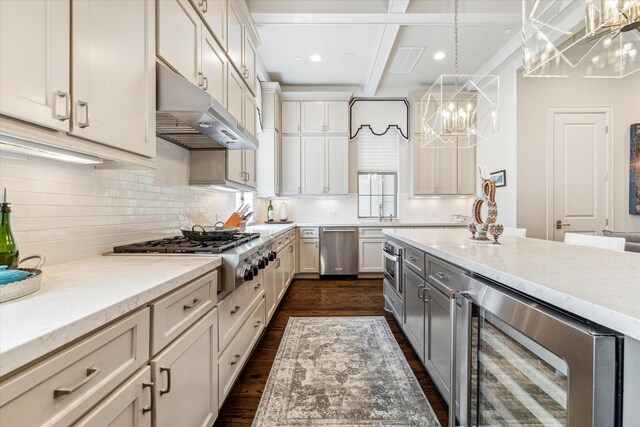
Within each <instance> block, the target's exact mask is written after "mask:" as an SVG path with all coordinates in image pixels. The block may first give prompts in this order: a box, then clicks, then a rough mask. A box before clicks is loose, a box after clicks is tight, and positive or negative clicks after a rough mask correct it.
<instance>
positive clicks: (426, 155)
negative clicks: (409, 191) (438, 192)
mask: <svg viewBox="0 0 640 427" xmlns="http://www.w3.org/2000/svg"><path fill="white" fill-rule="evenodd" d="M413 144H414V160H413V193H414V194H416V195H428V194H435V189H436V168H435V164H436V150H437V149H436V148H434V147H433V145H432V144H429V145H427V146H424V147H423V146H422V140H421V139H420V138H414V141H413Z"/></svg>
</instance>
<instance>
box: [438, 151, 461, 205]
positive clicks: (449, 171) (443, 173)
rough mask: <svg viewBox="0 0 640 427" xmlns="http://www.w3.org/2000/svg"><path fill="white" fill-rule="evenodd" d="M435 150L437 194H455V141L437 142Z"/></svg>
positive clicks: (456, 174) (456, 173) (456, 179)
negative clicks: (447, 142)
mask: <svg viewBox="0 0 640 427" xmlns="http://www.w3.org/2000/svg"><path fill="white" fill-rule="evenodd" d="M435 150H436V163H437V168H436V170H437V176H436V193H437V194H456V193H457V192H458V147H457V145H456V143H455V142H453V143H449V144H444V143H439V144H438V147H437V148H436V149H435Z"/></svg>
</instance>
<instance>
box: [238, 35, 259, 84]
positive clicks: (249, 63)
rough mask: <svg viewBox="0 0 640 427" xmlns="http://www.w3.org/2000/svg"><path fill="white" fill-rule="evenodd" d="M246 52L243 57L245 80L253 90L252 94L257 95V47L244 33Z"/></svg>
mask: <svg viewBox="0 0 640 427" xmlns="http://www.w3.org/2000/svg"><path fill="white" fill-rule="evenodd" d="M244 33H245V34H244V36H245V37H244V51H243V53H242V57H243V62H242V66H243V69H242V70H243V72H244V73H245V74H244V79H245V81H246V82H247V86H248V87H249V89H250V90H251V92H253V93H256V86H257V78H256V55H257V54H256V46H255V43H254V42H253V40H252V39H251V37H249V35H248V34H247V31H245V32H244Z"/></svg>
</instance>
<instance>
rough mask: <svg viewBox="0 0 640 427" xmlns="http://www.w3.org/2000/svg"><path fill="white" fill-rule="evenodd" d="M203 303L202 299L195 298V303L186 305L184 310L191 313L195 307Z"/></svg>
mask: <svg viewBox="0 0 640 427" xmlns="http://www.w3.org/2000/svg"><path fill="white" fill-rule="evenodd" d="M201 302H202V300H201V299H200V298H194V299H193V301H191V302H190V303H189V304H185V305H183V306H182V309H183V310H184V311H189V310H191V309H192V308H193V307H195V306H196V305H198V304H200V303H201Z"/></svg>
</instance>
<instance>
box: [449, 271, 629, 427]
mask: <svg viewBox="0 0 640 427" xmlns="http://www.w3.org/2000/svg"><path fill="white" fill-rule="evenodd" d="M462 289H463V290H462V291H452V292H450V294H449V298H450V302H451V305H452V307H456V306H457V307H460V305H462V310H451V313H452V314H451V319H450V320H451V325H450V326H451V330H452V331H453V334H452V338H451V342H450V346H451V354H453V355H454V357H453V358H452V361H451V367H453V366H456V367H457V369H451V372H452V375H453V377H452V378H450V384H456V385H457V387H452V390H450V391H451V394H450V396H449V399H451V400H453V396H456V395H457V399H456V401H457V405H455V406H454V407H453V408H456V407H457V411H456V412H457V413H453V412H452V411H453V408H452V410H451V411H450V424H449V425H455V422H456V415H457V421H458V424H459V425H464V426H511V425H526V426H569V427H577V426H579V427H584V426H616V425H619V424H620V420H619V409H618V408H617V407H616V402H620V398H619V393H620V389H621V384H620V381H621V379H620V378H621V375H620V372H621V366H620V358H621V348H620V347H621V342H622V341H621V338H620V337H618V336H616V335H615V334H613V333H612V332H611V331H608V330H605V329H604V328H599V327H595V326H594V325H590V324H588V323H587V322H585V321H583V320H581V319H576V318H574V317H571V316H569V315H567V314H565V313H561V312H559V311H557V310H555V309H552V308H550V307H548V306H545V305H542V304H539V303H537V302H535V301H533V300H530V299H528V298H526V297H524V296H522V295H520V294H517V293H515V292H511V291H509V290H507V289H505V288H504V287H502V286H499V285H497V284H494V283H492V282H490V281H488V280H484V279H482V278H478V277H465V279H464V286H462ZM454 304H455V305H454ZM459 316H461V318H459ZM461 338H462V339H461ZM456 375H458V376H460V378H455V376H456ZM456 388H459V390H456ZM451 400H450V401H451Z"/></svg>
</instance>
